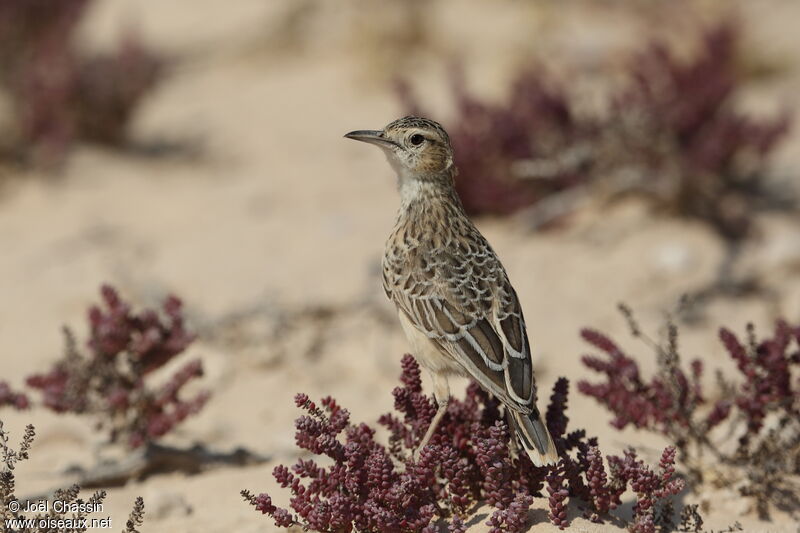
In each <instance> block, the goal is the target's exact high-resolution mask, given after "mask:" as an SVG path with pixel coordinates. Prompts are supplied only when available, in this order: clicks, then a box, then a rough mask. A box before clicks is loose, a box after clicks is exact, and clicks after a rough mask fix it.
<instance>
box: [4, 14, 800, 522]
mask: <svg viewBox="0 0 800 533" xmlns="http://www.w3.org/2000/svg"><path fill="white" fill-rule="evenodd" d="M797 20H800V4H798V3H797V2H793V1H791V0H765V1H761V2H746V1H725V2H723V1H693V2H689V1H672V2H663V1H637V0H629V1H621V0H602V1H597V0H592V1H589V0H575V1H572V2H549V1H536V2H534V1H519V0H496V1H491V2H489V1H485V0H427V1H422V0H406V1H404V2H392V1H389V0H380V1H375V0H347V1H344V0H342V1H338V2H323V1H319V0H270V1H265V0H238V1H237V2H214V1H210V0H194V1H188V0H161V1H160V2H157V3H156V2H150V3H143V2H137V1H135V0H60V1H59V2H57V3H55V2H47V1H44V0H35V1H34V0H2V2H1V3H0V244H1V245H2V254H0V369H2V371H1V372H0V379H1V380H5V381H7V382H9V383H11V384H12V385H13V386H15V387H17V388H19V387H21V386H22V384H23V383H24V380H25V377H26V376H28V375H29V374H31V373H33V372H36V371H42V370H44V369H46V368H47V367H48V366H49V365H51V364H52V362H53V361H54V360H56V359H57V358H59V357H60V356H61V351H62V344H63V340H62V336H61V326H62V325H63V324H69V325H71V326H72V327H73V328H74V329H75V331H76V334H77V335H78V337H79V338H83V337H85V335H86V326H85V309H86V308H87V307H88V305H89V304H90V303H92V302H95V301H97V300H98V299H99V295H98V288H99V286H100V284H101V283H103V282H107V283H111V284H113V285H114V286H116V287H117V288H118V289H119V291H120V293H121V294H123V295H124V296H125V297H126V298H128V299H130V300H132V301H133V302H134V303H135V304H136V305H142V306H155V305H157V304H158V302H160V301H161V300H162V299H163V298H164V297H165V295H167V294H168V293H173V294H176V295H178V296H179V297H180V298H181V299H182V300H183V302H184V305H185V312H186V315H187V318H188V323H189V327H190V328H191V329H192V330H193V331H195V332H196V333H197V334H198V340H197V342H195V343H194V344H193V345H192V346H191V348H190V349H189V350H188V351H189V352H190V355H191V356H195V357H201V358H202V360H203V364H204V367H205V376H204V378H203V380H202V381H203V383H204V386H205V387H207V388H209V389H210V390H212V392H213V396H212V397H211V399H210V400H209V401H208V403H207V405H206V406H205V408H204V409H203V410H202V411H201V412H200V413H199V414H198V415H196V416H195V417H192V418H190V419H189V420H187V421H186V422H185V423H184V424H183V425H181V426H180V427H179V428H178V429H176V431H175V432H174V433H173V434H170V435H169V437H168V442H171V443H175V444H181V445H190V444H192V443H194V442H202V443H204V444H206V445H209V446H212V447H215V448H219V449H231V448H234V447H236V446H245V447H247V448H248V449H251V450H256V451H258V452H259V453H263V454H266V455H268V456H270V457H273V458H274V461H280V460H286V458H287V457H289V456H290V454H291V453H292V451H291V450H292V448H293V435H294V429H293V425H292V420H293V419H294V418H295V417H296V416H297V412H296V410H295V409H294V407H293V403H292V397H293V395H294V394H295V393H297V392H301V391H302V392H306V393H308V394H309V395H310V396H311V397H313V398H318V397H321V396H324V395H328V394H331V395H334V396H335V397H336V398H337V399H338V400H339V402H340V403H341V404H342V405H344V406H346V407H348V408H350V409H351V411H352V412H353V418H354V419H355V420H366V421H370V422H372V421H374V420H375V419H377V417H378V416H379V415H380V414H381V413H383V412H385V411H387V410H389V409H390V408H391V404H392V397H391V394H390V391H391V389H392V387H394V385H395V382H396V376H397V375H398V373H399V361H400V356H401V355H402V353H404V352H405V351H406V350H407V346H406V344H405V340H404V338H403V337H402V334H401V332H400V328H399V327H398V325H397V323H396V316H395V314H394V311H393V310H392V308H391V306H390V304H389V303H388V302H386V301H385V299H384V295H383V292H382V290H381V285H380V276H379V264H380V257H381V254H382V250H383V243H384V240H385V238H386V236H387V235H388V233H389V231H390V229H391V227H392V225H393V222H394V217H395V211H396V209H397V206H398V199H397V194H396V191H395V185H394V176H393V175H392V171H391V169H390V168H389V166H388V165H387V164H386V161H385V160H384V158H383V156H382V155H381V154H380V153H379V152H378V151H377V150H372V149H369V148H367V147H365V146H363V145H359V144H357V143H353V142H350V141H347V140H345V139H343V138H342V135H343V134H344V133H346V132H348V131H351V130H355V129H378V128H382V127H383V126H384V125H385V124H387V123H388V122H390V121H392V120H394V119H395V118H398V117H400V116H403V115H405V114H409V113H422V114H424V115H425V116H428V117H430V118H433V119H435V120H437V121H440V122H441V123H442V124H443V125H444V126H445V128H446V129H447V130H448V131H449V132H450V134H451V137H452V139H453V143H454V146H455V150H456V158H457V164H458V165H459V167H460V171H461V172H460V175H459V180H458V187H459V192H460V194H461V196H462V199H463V200H464V203H465V206H466V207H467V209H468V210H469V211H470V213H471V214H472V215H473V217H475V219H476V221H477V224H478V226H479V228H480V229H481V231H483V232H484V234H485V235H486V236H487V238H488V239H489V241H490V242H491V243H492V245H493V247H494V248H495V250H496V251H497V253H498V255H499V256H500V257H501V259H502V260H503V262H504V264H505V266H506V268H507V270H508V272H509V275H510V277H511V279H512V281H513V283H514V285H515V287H516V289H517V291H518V293H519V295H520V298H521V301H522V304H523V308H524V310H525V316H526V319H527V323H528V328H529V334H530V336H531V339H532V343H533V350H534V354H535V364H536V372H537V380H538V382H539V384H540V390H542V391H547V390H549V389H550V387H551V385H552V383H553V382H554V381H555V380H556V379H557V378H558V377H559V376H562V375H566V376H568V377H569V378H570V379H574V380H577V379H579V378H581V377H583V376H584V375H585V374H587V372H588V371H587V370H585V369H584V368H583V367H582V365H581V364H580V356H581V355H582V354H583V353H584V352H585V351H586V347H585V345H584V344H583V342H582V341H581V339H580V338H579V336H578V330H579V329H580V328H581V327H585V326H591V327H595V328H599V329H602V330H604V331H607V332H610V333H611V334H612V335H615V336H618V337H622V338H629V337H627V336H626V335H627V326H626V324H625V321H624V320H623V319H622V318H621V317H620V316H619V314H618V313H617V311H616V306H617V303H618V302H621V301H623V302H626V303H628V304H629V305H630V306H632V307H633V308H634V309H635V310H636V312H637V315H638V316H639V319H640V322H641V323H642V324H643V326H645V327H647V328H650V329H651V331H654V332H658V329H659V327H661V325H662V318H663V316H664V313H667V312H672V311H675V309H676V308H677V306H678V304H679V302H680V301H681V298H682V297H684V295H686V296H687V297H688V301H689V302H690V305H689V306H688V309H687V311H686V312H685V313H683V314H682V315H681V333H682V337H681V343H682V347H683V349H684V351H685V353H686V354H687V356H698V357H700V358H702V359H704V360H706V361H708V362H709V363H708V365H709V367H711V368H715V367H722V368H724V367H725V366H726V365H728V366H732V363H731V362H730V361H729V360H728V358H727V357H726V355H725V354H724V352H723V350H722V348H721V346H720V345H719V343H718V341H717V340H716V330H717V328H718V327H719V326H720V325H722V324H725V325H727V326H728V327H730V328H732V329H735V330H737V331H743V330H744V326H745V324H746V323H747V322H748V321H752V322H753V323H755V324H756V326H757V327H759V328H761V330H762V331H768V330H769V329H770V328H771V324H772V323H773V321H774V320H775V319H776V318H778V317H783V318H785V319H787V320H789V321H792V322H795V323H796V322H797V321H798V318H800V231H799V228H798V215H797V206H798V204H797V193H798V169H800V129H798V127H796V117H795V115H796V110H797V108H798V104H800V35H798V33H797V31H796V21H797ZM633 346H635V344H633ZM634 351H635V350H634ZM643 364H644V365H645V366H646V365H647V362H644V363H643ZM709 379H710V380H713V374H711V375H709ZM454 390H456V391H460V390H462V389H461V386H460V385H456V386H454ZM543 397H546V394H544V393H541V394H540V399H542V398H543ZM542 401H543V400H542ZM570 410H571V411H570V416H571V417H573V420H574V422H575V425H576V426H577V427H584V426H586V427H587V429H590V431H591V432H592V433H593V434H598V435H600V437H601V440H603V442H604V443H605V444H606V445H607V446H608V448H609V449H610V450H611V451H615V450H621V449H623V448H624V447H625V446H626V445H628V444H631V443H638V444H639V445H641V446H644V447H645V448H646V447H647V446H652V448H653V449H656V448H658V446H662V445H663V443H661V442H658V441H657V440H656V439H655V438H654V437H653V436H651V435H648V436H640V435H638V434H635V433H633V432H630V433H626V432H622V433H619V432H613V433H612V432H611V431H610V430H609V428H608V426H607V419H608V415H606V414H605V412H604V411H602V410H601V408H599V407H598V406H596V405H595V404H594V403H593V402H590V400H589V399H586V398H583V397H580V396H578V395H575V396H574V397H573V398H571V406H570ZM2 414H3V417H4V421H5V423H6V429H7V430H9V431H11V432H12V435H16V436H18V435H21V433H22V428H24V425H25V424H26V423H29V422H30V423H34V424H35V425H36V427H37V430H38V438H37V441H36V447H35V449H34V452H35V453H33V458H32V459H31V461H30V462H29V463H26V464H25V465H24V467H22V466H21V467H20V469H19V471H18V476H19V479H21V480H24V482H25V486H26V488H27V490H30V491H36V490H43V489H45V488H47V487H50V486H52V485H54V484H57V483H59V482H60V481H62V480H64V479H68V476H67V475H65V474H61V472H63V471H64V469H65V468H68V467H69V466H70V465H74V464H75V463H84V464H86V463H91V453H90V452H89V451H88V445H89V444H91V443H93V442H95V441H96V440H97V439H99V438H100V437H99V436H98V435H96V434H95V433H93V431H92V427H93V426H92V423H91V421H87V420H84V419H82V418H80V419H79V418H78V417H75V416H71V415H63V416H55V415H54V414H53V413H51V412H49V411H47V410H45V409H42V408H38V407H34V408H33V409H31V410H28V411H20V412H17V411H9V410H6V411H4V412H3V413H2ZM274 464H275V462H269V463H267V464H264V465H260V466H258V467H252V468H246V469H222V470H213V471H209V472H208V473H204V474H202V475H198V476H195V477H193V478H192V479H191V482H188V481H187V478H186V477H185V475H183V474H171V475H167V476H156V477H152V478H148V479H146V480H144V481H139V482H136V481H134V482H131V483H129V484H128V485H127V486H125V487H123V488H119V489H114V490H112V491H111V493H110V496H109V503H108V505H107V508H108V509H111V510H112V511H111V513H112V516H115V517H117V516H118V517H119V520H120V522H122V521H124V517H125V516H127V512H128V510H129V504H130V501H131V499H132V496H133V495H138V494H142V495H144V496H145V500H146V502H148V505H150V507H149V509H150V511H151V512H150V514H149V515H148V518H147V522H146V524H147V526H146V531H153V532H155V531H197V530H203V531H221V530H223V529H225V530H229V529H230V527H237V528H241V529H242V530H243V531H262V530H269V528H270V527H271V521H268V520H264V519H262V518H261V517H259V516H258V515H257V514H256V513H253V511H252V510H251V509H249V507H248V506H247V505H246V504H244V503H242V502H241V501H240V500H241V499H240V497H239V494H238V491H239V490H240V489H241V488H256V489H259V490H267V489H272V488H274V481H273V480H272V478H271V476H270V472H271V470H272V468H273V466H274ZM23 492H24V491H23ZM150 502H152V503H150ZM164 502H166V503H164ZM729 505H730V506H732V508H733V511H731V509H730V508H725V509H719V514H718V515H717V519H718V524H719V525H720V527H723V526H725V525H727V524H728V523H729V522H730V521H729V520H727V518H728V517H729V515H728V513H730V512H735V511H737V509H735V506H736V502H731V503H730V504H729ZM714 516H715V515H713V514H712V515H711V525H712V526H713V525H714ZM608 527H611V526H608ZM776 527H778V526H776ZM787 527H788V525H787ZM198 528H201V529H198ZM777 530H778V529H776V531H777ZM787 530H788V529H787Z"/></svg>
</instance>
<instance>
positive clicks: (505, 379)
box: [345, 117, 558, 466]
mask: <svg viewBox="0 0 800 533" xmlns="http://www.w3.org/2000/svg"><path fill="white" fill-rule="evenodd" d="M345 137H347V138H349V139H355V140H357V141H364V142H367V143H371V144H374V145H375V146H378V147H380V148H381V149H382V150H383V151H384V153H385V154H386V156H387V158H388V160H389V163H390V164H391V166H392V168H393V169H394V170H395V172H396V173H397V185H398V188H399V191H400V210H399V213H398V216H397V221H396V223H395V226H394V229H393V230H392V233H391V235H390V236H389V239H388V241H387V242H386V250H385V254H384V257H383V288H384V290H385V291H386V296H388V297H389V299H390V300H391V301H392V302H394V304H395V305H396V306H397V312H398V316H399V317H400V324H401V325H402V327H403V330H404V331H405V334H406V336H407V337H408V341H409V343H410V344H411V347H412V351H413V354H414V356H415V358H416V359H417V361H418V362H419V363H420V365H421V366H422V367H424V368H425V369H426V370H427V371H428V372H429V373H430V375H431V378H432V381H433V387H434V397H435V398H436V402H437V405H438V409H437V411H436V414H435V416H434V417H433V420H432V422H431V424H430V426H429V428H428V430H427V432H426V433H425V435H424V437H423V438H422V440H421V442H420V444H419V446H418V447H417V450H416V453H415V457H418V456H419V451H420V450H422V448H424V447H425V446H426V445H427V444H428V442H429V441H430V439H431V436H432V435H433V434H434V432H435V431H436V426H437V424H438V423H439V421H440V420H441V418H442V417H443V416H444V414H445V413H446V411H447V404H448V401H449V399H450V386H449V383H448V379H449V378H450V377H451V376H467V377H470V378H472V379H474V380H475V381H477V382H478V384H480V385H481V386H482V387H483V388H484V389H485V390H487V391H488V392H490V393H491V394H493V395H494V396H495V397H496V398H498V399H499V400H500V401H501V402H502V403H503V404H504V405H505V407H506V412H507V414H508V418H509V420H510V422H511V425H512V426H513V429H514V432H515V434H516V435H517V438H518V439H519V441H520V443H521V444H522V446H523V448H524V449H525V450H526V452H527V453H528V455H529V456H530V458H531V460H532V461H533V463H534V464H535V465H537V466H543V465H551V464H555V463H556V462H557V460H558V455H557V452H556V449H555V445H554V444H553V439H552V438H551V436H550V433H549V432H548V431H547V426H546V425H545V424H544V423H543V421H542V417H541V415H540V412H539V410H538V409H537V407H536V384H535V381H534V376H533V364H532V361H531V351H530V347H529V344H528V334H527V331H526V328H525V319H524V318H523V316H522V308H521V307H520V303H519V298H518V297H517V293H516V292H515V291H514V287H512V286H511V282H510V281H509V279H508V275H507V274H506V271H505V269H504V268H503V265H502V264H501V263H500V260H499V259H498V258H497V255H495V253H494V250H492V247H491V246H489V243H488V242H487V241H486V239H485V238H484V237H483V235H481V233H480V232H479V231H478V229H477V228H476V227H475V226H474V225H473V223H472V222H471V221H470V219H469V217H468V216H467V214H466V213H465V211H464V207H463V206H462V204H461V200H460V199H459V197H458V194H457V193H456V190H455V186H454V184H455V181H454V180H455V177H456V174H457V170H456V167H455V165H454V163H453V149H452V147H451V145H450V138H449V136H448V135H447V132H445V130H444V129H443V128H442V126H441V125H439V124H438V123H437V122H434V121H432V120H428V119H425V118H420V117H405V118H401V119H399V120H395V121H394V122H392V123H390V124H389V125H388V126H386V127H385V128H384V129H383V130H359V131H352V132H350V133H348V134H347V135H345Z"/></svg>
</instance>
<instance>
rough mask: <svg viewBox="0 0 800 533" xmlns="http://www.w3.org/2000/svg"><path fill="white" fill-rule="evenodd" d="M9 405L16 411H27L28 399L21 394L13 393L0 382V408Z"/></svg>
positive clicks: (7, 386) (6, 385) (5, 384)
mask: <svg viewBox="0 0 800 533" xmlns="http://www.w3.org/2000/svg"><path fill="white" fill-rule="evenodd" d="M4 405H9V406H11V407H14V408H16V409H27V408H28V405H29V401H28V397H27V396H25V394H23V393H21V392H14V391H13V390H12V389H11V387H10V386H9V385H8V383H6V382H5V381H0V407H3V406H4Z"/></svg>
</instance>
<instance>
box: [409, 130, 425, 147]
mask: <svg viewBox="0 0 800 533" xmlns="http://www.w3.org/2000/svg"><path fill="white" fill-rule="evenodd" d="M424 140H425V137H423V136H422V135H420V134H419V133H415V134H414V135H412V136H411V138H410V139H409V141H411V144H413V145H414V146H419V145H420V144H422V141H424Z"/></svg>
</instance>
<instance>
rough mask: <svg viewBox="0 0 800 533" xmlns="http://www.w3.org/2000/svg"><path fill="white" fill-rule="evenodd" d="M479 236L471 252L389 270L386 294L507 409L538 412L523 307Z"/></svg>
mask: <svg viewBox="0 0 800 533" xmlns="http://www.w3.org/2000/svg"><path fill="white" fill-rule="evenodd" d="M476 238H477V239H478V240H479V242H477V243H472V245H471V246H467V247H464V246H462V247H461V248H456V249H453V250H452V251H451V252H448V250H447V249H438V250H433V251H432V252H430V253H429V254H427V255H426V257H424V258H422V259H420V258H418V257H417V258H414V259H413V264H414V265H415V266H416V267H417V268H411V269H409V268H392V265H391V264H389V265H386V264H385V265H384V284H385V288H386V291H387V294H390V298H391V299H392V300H393V301H394V302H395V304H396V305H397V306H398V307H399V308H400V309H401V310H402V311H403V312H404V313H405V314H406V316H407V317H409V320H410V322H411V323H412V324H413V325H414V327H416V328H417V329H419V330H420V331H422V332H423V333H424V334H425V335H426V336H427V337H428V338H430V339H431V340H432V341H434V342H435V343H436V344H437V345H438V346H439V347H440V348H441V349H442V351H443V352H444V353H447V354H448V355H450V356H451V357H453V358H454V359H455V360H456V361H457V362H458V363H460V365H461V366H462V367H463V368H465V369H466V370H467V371H468V373H469V374H470V375H471V376H472V377H473V378H474V379H475V380H476V381H478V382H479V383H480V384H481V385H483V386H484V387H485V388H486V389H487V390H489V391H490V392H492V393H493V394H494V395H495V396H497V397H498V398H499V399H500V400H501V401H503V403H506V404H507V405H509V406H510V407H512V408H514V409H515V410H517V411H519V412H522V413H526V414H527V413H530V412H531V411H532V410H533V409H535V406H534V405H533V402H534V401H535V384H534V380H533V366H532V361H531V353H530V347H529V345H528V338H527V334H526V330H525V320H524V318H523V315H522V309H521V306H520V303H519V299H518V298H517V295H516V292H515V291H514V289H513V287H512V286H511V283H510V282H509V280H508V277H507V275H506V272H505V270H504V269H503V267H502V265H501V264H500V261H499V260H498V259H497V257H496V256H495V255H494V252H493V251H492V250H491V248H490V247H489V245H488V243H486V242H485V240H483V238H482V237H480V235H479V234H478V235H477V237H476ZM465 250H467V253H466V254H465V253H464V251H465ZM407 265H408V263H406V265H405V266H407ZM420 265H424V267H425V268H420ZM398 266H404V265H398Z"/></svg>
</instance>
